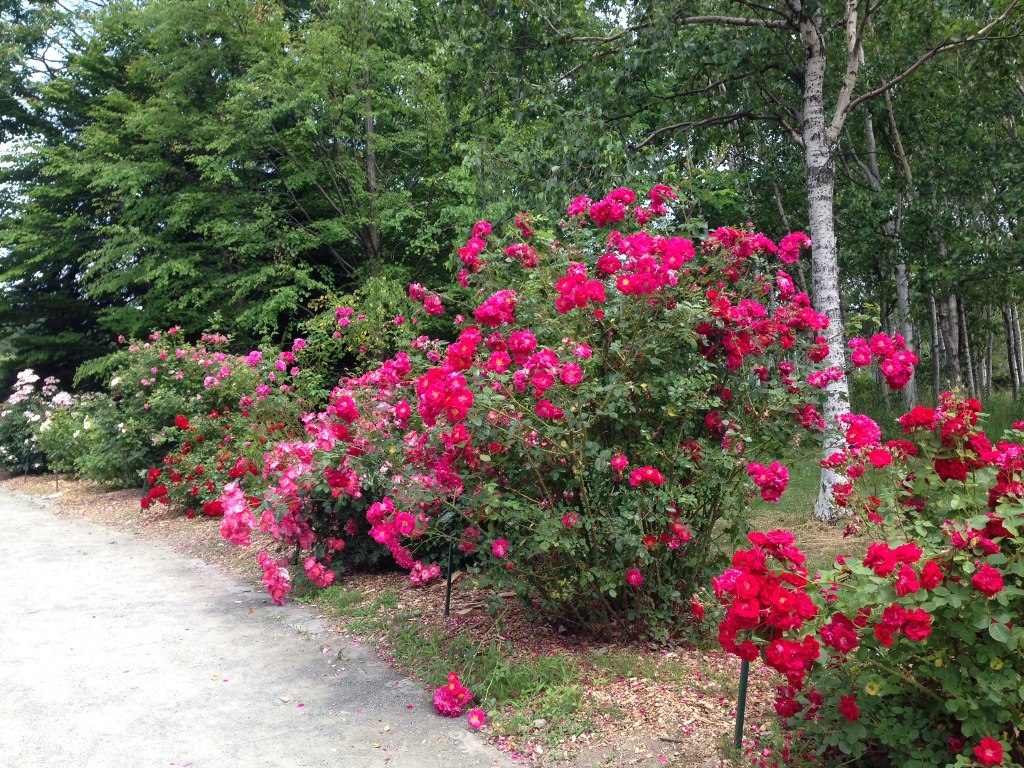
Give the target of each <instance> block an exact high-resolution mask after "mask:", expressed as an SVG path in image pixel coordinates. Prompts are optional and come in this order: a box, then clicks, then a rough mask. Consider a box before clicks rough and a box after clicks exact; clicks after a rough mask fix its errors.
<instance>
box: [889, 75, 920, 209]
mask: <svg viewBox="0 0 1024 768" xmlns="http://www.w3.org/2000/svg"><path fill="white" fill-rule="evenodd" d="M885 110H886V112H888V113H889V130H890V131H892V139H893V143H894V144H895V146H896V157H897V159H898V160H899V161H900V167H901V168H902V169H903V176H904V178H905V179H906V180H907V194H910V195H912V194H913V192H914V174H913V172H912V171H911V170H910V162H909V161H908V160H907V153H906V151H905V150H904V149H903V140H902V139H901V138H900V130H899V128H897V127H896V113H895V112H894V111H893V108H892V96H891V95H890V94H889V92H888V91H886V92H885Z"/></svg>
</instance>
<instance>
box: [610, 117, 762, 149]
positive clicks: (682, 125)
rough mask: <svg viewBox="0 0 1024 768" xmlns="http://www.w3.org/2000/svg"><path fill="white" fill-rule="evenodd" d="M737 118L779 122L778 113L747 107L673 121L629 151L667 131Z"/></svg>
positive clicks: (705, 125)
mask: <svg viewBox="0 0 1024 768" xmlns="http://www.w3.org/2000/svg"><path fill="white" fill-rule="evenodd" d="M737 120H769V121H771V122H775V123H778V122H781V119H780V118H779V116H778V115H759V114H757V113H755V112H752V111H750V110H749V109H745V110H742V111H740V112H733V113H731V114H728V115H716V116H715V117H706V118H703V119H702V120H686V121H684V122H681V123H673V124H672V125H665V126H662V127H661V128H658V129H657V130H654V131H651V132H650V133H649V134H647V135H646V136H645V137H644V139H643V141H641V142H639V143H638V144H633V145H631V146H630V147H629V151H630V152H636V151H637V150H638V149H643V148H644V147H646V146H647V145H648V144H650V143H651V142H652V141H653V140H654V139H655V138H657V137H658V136H660V135H661V134H663V133H667V132H668V131H678V130H681V129H683V128H706V127H707V126H709V125H727V124H729V123H735V122H736V121H737Z"/></svg>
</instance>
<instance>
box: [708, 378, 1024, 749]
mask: <svg viewBox="0 0 1024 768" xmlns="http://www.w3.org/2000/svg"><path fill="white" fill-rule="evenodd" d="M980 410H981V406H980V404H979V403H977V401H974V400H969V399H965V398H963V397H960V396H958V395H954V394H949V393H947V394H945V395H943V396H942V397H941V398H940V402H939V405H938V407H936V408H925V407H922V406H919V407H917V408H915V409H913V410H912V411H911V412H910V413H908V414H907V415H905V416H903V417H902V418H901V419H900V420H899V423H900V425H901V426H902V428H903V432H904V435H903V438H901V439H898V440H890V441H883V440H882V436H881V431H880V430H879V429H878V428H877V425H876V424H874V422H872V421H871V420H870V419H867V418H866V417H864V416H857V415H854V416H851V417H850V418H849V419H847V420H846V421H845V423H846V425H847V431H846V447H845V449H844V450H843V451H842V452H841V453H839V454H837V455H835V456H832V457H830V458H829V459H828V460H827V462H826V463H827V464H829V465H831V466H834V467H836V468H837V469H839V470H840V471H841V472H842V473H843V474H845V475H846V476H847V477H848V478H851V479H850V482H848V483H846V484H845V485H843V486H840V487H839V488H838V489H837V501H838V503H840V504H841V505H842V506H843V507H845V508H846V509H847V510H848V511H849V512H850V514H851V515H852V518H851V520H850V523H849V528H850V530H851V531H854V530H857V531H860V532H862V533H864V534H868V535H869V537H870V539H871V542H870V543H869V544H868V546H867V549H866V551H862V552H861V553H859V554H848V555H843V556H840V557H838V558H837V559H836V563H835V566H834V568H833V569H832V570H831V571H830V572H828V573H825V574H816V575H814V576H813V577H812V576H811V575H810V574H808V573H807V571H806V569H805V568H804V566H803V563H804V557H803V554H802V553H801V552H800V550H799V549H797V548H796V544H795V541H794V538H793V536H792V534H791V533H789V532H785V531H773V532H770V533H766V534H762V533H754V534H751V535H750V537H749V543H750V544H751V547H750V548H749V549H742V550H739V551H737V552H736V554H735V555H734V557H733V567H732V568H730V569H727V570H726V571H725V572H724V573H722V574H721V575H720V576H719V577H717V578H716V579H715V582H714V584H715V590H716V593H717V595H718V596H719V599H720V601H721V602H722V603H723V604H724V606H725V611H726V612H725V618H724V620H723V621H722V623H721V624H720V626H719V640H720V642H721V644H722V646H723V647H724V648H725V649H726V650H728V651H729V652H731V653H733V654H736V655H737V656H740V657H741V658H744V659H748V660H756V659H761V660H763V661H764V663H765V664H767V665H768V666H770V667H772V668H774V669H776V670H777V671H778V672H779V673H780V674H781V675H782V678H783V680H784V682H782V683H781V684H780V685H779V687H778V688H777V689H776V700H775V709H776V711H777V713H778V715H779V717H780V719H781V723H782V727H783V730H782V733H781V736H782V738H781V739H780V742H779V744H778V745H777V746H776V748H775V749H774V750H773V749H771V748H764V745H761V748H759V749H757V750H752V752H751V754H752V760H753V763H754V764H755V765H759V766H762V765H763V766H769V765H771V766H783V765H792V764H795V763H796V762H797V761H798V760H803V759H809V760H816V761H818V762H819V763H820V764H824V765H839V764H852V765H858V766H861V765H862V766H893V767H895V766H904V765H935V766H954V765H955V766H970V765H1006V766H1011V765H1012V766H1021V765H1024V747H1022V744H1024V740H1022V732H1024V653H1022V652H1021V650H1022V647H1024V628H1022V627H1021V626H1020V617H1021V616H1022V615H1024V546H1022V541H1021V537H1022V534H1024V445H1022V442H1021V440H1022V437H1024V434H1022V433H1021V431H1020V430H1016V431H1013V432H1011V433H1009V434H1008V435H1007V436H1006V437H1005V438H1004V439H1002V440H999V441H996V442H993V441H991V440H990V439H989V438H988V437H987V436H986V435H985V433H984V432H983V431H982V430H981V429H980V428H979V423H980V420H981V414H980ZM880 453H881V454H884V455H885V456H886V457H887V458H886V460H884V461H881V460H879V455H880Z"/></svg>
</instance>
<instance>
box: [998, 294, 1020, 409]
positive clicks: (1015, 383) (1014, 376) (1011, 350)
mask: <svg viewBox="0 0 1024 768" xmlns="http://www.w3.org/2000/svg"><path fill="white" fill-rule="evenodd" d="M1002 312H1003V329H1004V331H1005V333H1006V363H1007V367H1008V368H1009V371H1010V388H1011V390H1012V391H1013V399H1014V401H1016V400H1017V399H1019V398H1020V374H1019V372H1018V367H1017V348H1016V344H1015V343H1014V337H1013V324H1012V322H1011V321H1012V317H1013V315H1012V313H1011V311H1010V305H1008V304H1007V305H1006V306H1004V307H1002Z"/></svg>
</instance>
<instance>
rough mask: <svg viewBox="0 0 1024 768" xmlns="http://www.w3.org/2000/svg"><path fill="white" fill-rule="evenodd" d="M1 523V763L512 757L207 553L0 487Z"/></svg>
mask: <svg viewBox="0 0 1024 768" xmlns="http://www.w3.org/2000/svg"><path fill="white" fill-rule="evenodd" d="M0 536H2V537H3V541H4V542H5V544H6V546H5V549H6V551H7V555H6V557H4V558H3V559H2V560H0V585H2V589H3V596H4V597H3V602H2V604H0V765H3V766H12V768H14V766H17V768H148V767H149V766H153V767H154V768H155V767H156V766H160V767H161V768H166V767H167V766H176V767H177V768H184V767H188V766H191V767H192V768H233V767H234V766H239V767H241V766H245V768H274V767H276V766H281V767H282V768H303V767H305V766H309V767H311V768H312V767H313V766H337V767H338V768H378V767H379V766H391V767H393V768H434V767H435V766H456V765H457V766H459V768H491V767H492V766H511V765H513V763H512V762H511V761H509V760H508V759H507V758H506V757H505V756H504V755H502V754H501V753H500V752H498V751H497V750H495V749H493V748H491V747H489V746H488V745H486V744H485V743H484V742H483V741H482V740H481V739H480V738H479V737H477V736H476V735H475V734H473V733H472V732H471V731H470V730H469V728H468V726H467V725H466V721H465V719H464V718H461V719H458V720H446V719H443V718H440V717H438V716H437V715H435V714H434V711H433V706H432V704H431V701H430V697H429V693H428V692H426V691H424V690H423V688H422V687H421V686H419V685H417V684H414V683H411V682H408V681H404V680H401V679H399V678H397V677H396V676H395V675H394V674H393V673H392V672H391V671H390V670H389V669H388V667H387V666H386V665H385V664H383V663H382V662H380V661H378V660H377V659H376V657H375V656H374V654H373V653H372V652H371V651H369V650H367V649H365V648H362V647H360V646H358V645H356V644H353V643H351V642H347V641H345V640H343V639H342V638H340V637H338V636H337V635H332V634H328V633H326V632H325V631H324V628H323V627H322V625H321V624H320V622H319V621H318V620H317V619H316V618H315V616H314V615H313V614H312V613H311V612H309V611H308V610H306V609H305V608H302V607H300V606H294V605H287V606H284V607H277V606H274V605H273V604H272V603H271V602H270V599H269V597H268V596H267V595H266V593H265V592H263V591H262V589H260V590H253V589H252V588H250V587H248V586H245V585H242V584H239V583H237V582H235V581H233V580H231V579H228V578H226V577H225V576H223V575H221V574H220V573H218V572H217V571H215V570H214V569H212V568H210V567H208V566H205V565H204V564H203V563H201V562H200V561H198V560H195V559H191V558H188V557H185V556H183V555H179V554H177V553H175V552H173V551H171V550H169V549H167V548H163V547H160V546H155V545H152V544H149V543H146V542H143V541H140V540H138V539H134V538H132V537H130V536H127V535H124V534H120V533H117V532H115V531H111V530H110V529H108V528H103V527H99V526H96V525H94V524H90V523H87V522H84V521H79V520H72V519H67V518H62V517H60V516H59V515H57V514H56V512H55V510H54V509H52V508H48V507H44V506H41V505H40V504H38V503H36V502H33V501H30V500H25V499H21V498H16V497H14V496H12V495H10V494H8V493H6V492H0ZM410 704H411V705H413V706H412V708H409V706H408V705H410Z"/></svg>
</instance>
